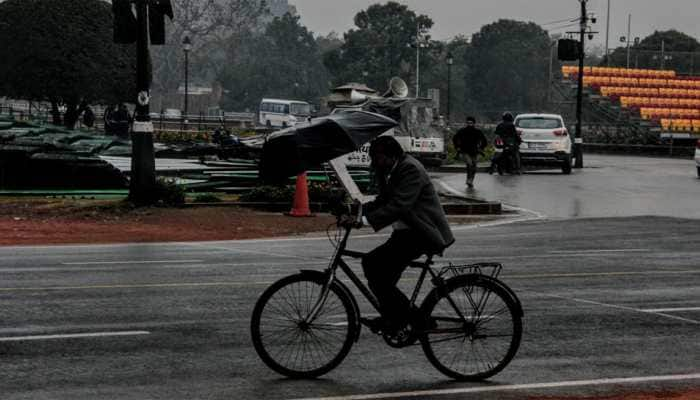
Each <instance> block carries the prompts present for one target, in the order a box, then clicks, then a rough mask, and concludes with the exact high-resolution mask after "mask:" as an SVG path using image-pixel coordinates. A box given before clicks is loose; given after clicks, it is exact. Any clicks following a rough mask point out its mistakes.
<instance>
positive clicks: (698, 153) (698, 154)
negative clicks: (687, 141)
mask: <svg viewBox="0 0 700 400" xmlns="http://www.w3.org/2000/svg"><path fill="white" fill-rule="evenodd" d="M695 169H696V170H697V172H698V178H700V139H698V142H697V143H696V144H695Z"/></svg>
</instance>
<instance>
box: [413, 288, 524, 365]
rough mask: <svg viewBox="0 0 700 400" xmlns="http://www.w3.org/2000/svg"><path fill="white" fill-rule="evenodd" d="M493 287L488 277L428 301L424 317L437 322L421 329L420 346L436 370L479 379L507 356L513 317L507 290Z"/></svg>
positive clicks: (509, 356)
mask: <svg viewBox="0 0 700 400" xmlns="http://www.w3.org/2000/svg"><path fill="white" fill-rule="evenodd" d="M496 290H500V289H499V288H498V287H497V286H495V285H494V284H492V283H490V282H488V281H480V280H473V281H468V282H467V283H465V284H464V286H461V287H455V288H454V289H453V290H452V291H450V292H449V293H447V294H445V295H444V296H442V297H440V298H439V299H438V300H437V302H436V303H435V304H434V305H433V307H432V311H431V315H430V317H431V319H432V320H433V321H434V322H435V323H436V324H437V326H436V327H435V328H434V329H430V330H427V331H426V332H425V335H426V338H425V340H424V342H423V347H424V350H425V351H426V355H428V359H429V360H430V361H431V362H432V363H433V364H434V365H435V366H436V367H438V369H440V370H441V371H443V372H445V373H446V374H448V375H449V376H453V377H458V378H471V377H475V378H480V377H488V376H491V375H493V374H494V373H496V372H498V371H499V370H500V369H502V368H503V367H504V366H505V364H506V363H507V362H508V361H509V360H510V358H511V357H512V355H513V354H514V350H513V346H512V343H513V342H514V340H516V339H515V336H514V335H515V332H516V331H515V325H514V318H515V317H514V316H513V314H512V307H511V306H509V304H508V302H507V301H508V299H509V297H508V295H507V294H506V293H505V292H503V291H500V292H496ZM455 306H456V307H457V309H455ZM518 332H519V331H518ZM518 335H519V333H518ZM517 341H518V342H519V337H518V339H517Z"/></svg>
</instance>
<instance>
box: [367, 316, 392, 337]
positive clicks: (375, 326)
mask: <svg viewBox="0 0 700 400" xmlns="http://www.w3.org/2000/svg"><path fill="white" fill-rule="evenodd" d="M360 323H361V324H362V325H364V326H366V327H368V328H369V330H370V331H372V333H376V334H381V333H383V332H386V330H387V325H388V324H387V321H386V320H385V319H384V318H382V317H375V318H364V317H360Z"/></svg>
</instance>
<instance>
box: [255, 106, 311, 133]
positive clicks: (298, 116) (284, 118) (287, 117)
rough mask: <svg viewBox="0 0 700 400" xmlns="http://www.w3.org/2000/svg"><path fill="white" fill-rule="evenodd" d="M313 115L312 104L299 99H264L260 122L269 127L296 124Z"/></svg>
mask: <svg viewBox="0 0 700 400" xmlns="http://www.w3.org/2000/svg"><path fill="white" fill-rule="evenodd" d="M309 117H311V104H309V103H307V102H305V101H298V100H282V99H262V101H261V102H260V110H259V113H258V123H259V124H260V125H265V126H267V127H268V128H272V127H282V128H286V127H288V126H294V125H296V123H297V122H300V121H304V120H306V119H308V118H309Z"/></svg>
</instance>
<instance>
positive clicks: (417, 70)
mask: <svg viewBox="0 0 700 400" xmlns="http://www.w3.org/2000/svg"><path fill="white" fill-rule="evenodd" d="M419 97H420V24H418V25H416V98H419Z"/></svg>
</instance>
